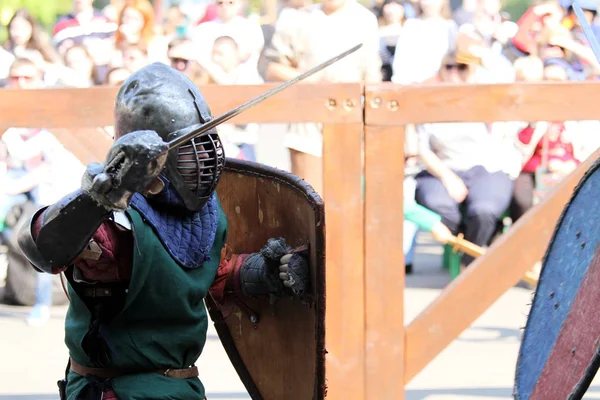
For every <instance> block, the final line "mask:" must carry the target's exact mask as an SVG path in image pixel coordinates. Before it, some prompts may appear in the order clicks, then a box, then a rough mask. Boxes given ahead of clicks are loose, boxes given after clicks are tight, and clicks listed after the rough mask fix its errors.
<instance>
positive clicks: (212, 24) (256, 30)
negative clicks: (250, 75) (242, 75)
mask: <svg viewBox="0 0 600 400" xmlns="http://www.w3.org/2000/svg"><path fill="white" fill-rule="evenodd" d="M216 6H217V16H218V18H216V19H214V20H212V21H208V22H204V23H202V24H200V25H198V26H197V27H196V28H195V29H194V30H193V31H192V40H193V41H194V43H195V44H196V46H197V52H198V55H197V59H198V61H199V62H200V64H201V65H203V63H204V62H205V61H208V60H210V58H211V52H212V48H213V45H214V43H215V40H216V39H217V38H218V37H221V36H229V37H232V38H233V39H234V40H235V42H236V43H237V44H238V46H239V47H240V54H241V59H242V62H243V63H244V64H245V67H247V68H249V69H252V70H255V69H256V68H257V65H258V57H259V55H260V52H261V50H262V48H263V46H264V38H263V34H262V30H261V29H260V26H259V25H258V24H256V23H254V22H252V21H250V20H248V19H247V18H245V17H243V16H241V15H240V14H241V10H242V6H243V3H242V1H241V0H216Z"/></svg>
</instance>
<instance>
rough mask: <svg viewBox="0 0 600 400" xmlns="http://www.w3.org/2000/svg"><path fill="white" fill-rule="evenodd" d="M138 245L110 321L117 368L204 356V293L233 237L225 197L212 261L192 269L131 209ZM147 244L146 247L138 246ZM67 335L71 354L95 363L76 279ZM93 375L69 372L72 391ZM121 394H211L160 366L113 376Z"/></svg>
mask: <svg viewBox="0 0 600 400" xmlns="http://www.w3.org/2000/svg"><path fill="white" fill-rule="evenodd" d="M127 214H128V216H129V218H130V220H131V222H132V225H133V229H134V232H135V239H136V241H137V245H134V250H133V270H132V276H131V283H130V285H129V291H128V294H127V299H126V302H125V307H124V309H123V310H122V312H121V313H120V314H119V315H117V316H116V317H115V319H114V320H113V321H112V322H111V323H110V324H109V325H108V328H109V333H110V338H111V343H112V344H113V345H114V348H115V353H116V355H117V357H118V358H117V359H115V360H114V362H113V365H111V367H113V368H135V369H138V370H139V369H167V368H172V369H178V368H184V367H187V366H190V365H192V364H194V363H195V362H196V360H197V359H198V357H199V356H200V354H201V353H202V349H203V347H204V344H205V342H206V331H207V329H208V316H207V312H206V308H205V306H204V302H203V300H204V297H205V296H206V294H207V293H208V289H209V288H210V286H211V285H212V283H213V280H214V278H215V275H216V272H217V269H218V266H219V260H220V256H221V249H222V247H223V246H224V244H225V240H226V237H227V216H226V215H225V213H224V212H223V210H222V208H221V204H220V203H219V221H218V228H217V234H216V236H215V242H214V244H213V247H212V249H211V251H210V261H207V262H205V263H204V264H203V265H202V266H201V267H200V268H196V269H184V268H182V267H181V266H179V265H178V264H177V263H176V262H175V260H173V259H172V258H171V256H170V255H169V254H168V253H167V250H166V249H165V248H164V247H163V245H162V244H161V242H160V240H159V238H158V237H157V235H156V234H155V233H154V231H153V228H152V227H151V226H150V225H148V224H146V223H144V221H143V220H142V217H141V216H140V214H139V213H138V212H137V211H135V210H133V209H131V208H129V209H128V210H127ZM138 249H139V252H138ZM69 295H70V297H71V303H70V307H69V310H68V313H67V317H66V323H65V328H66V337H65V342H66V345H67V347H68V348H69V352H70V355H71V358H72V359H73V360H75V361H76V362H77V363H79V364H82V365H86V366H90V367H93V365H92V364H91V362H90V360H89V359H88V357H87V356H86V355H85V353H84V352H83V350H82V349H81V341H82V339H83V337H84V336H85V334H86V332H87V330H88V326H89V322H90V318H91V315H90V312H89V311H88V309H87V307H86V306H85V304H84V303H83V302H82V301H81V299H80V298H79V297H78V296H77V294H76V293H75V291H74V290H73V288H72V287H70V286H69ZM86 384H87V380H86V379H85V378H84V377H82V376H80V375H77V374H75V373H74V372H69V375H68V386H67V397H68V399H69V400H74V399H75V398H76V396H77V394H78V393H79V392H80V391H81V390H82V389H83V388H84V387H85V386H86ZM112 385H113V390H114V391H115V393H116V394H117V396H118V397H119V398H120V399H128V400H137V399H145V400H153V399H157V400H158V399H171V400H178V399H181V400H184V399H185V400H192V399H202V398H203V397H204V386H203V385H202V383H201V382H200V380H199V379H198V378H189V379H174V378H168V377H165V376H162V375H159V374H156V373H149V374H136V375H127V376H123V377H119V378H115V379H113V380H112Z"/></svg>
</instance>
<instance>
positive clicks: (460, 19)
mask: <svg viewBox="0 0 600 400" xmlns="http://www.w3.org/2000/svg"><path fill="white" fill-rule="evenodd" d="M480 1H481V0H462V4H461V5H460V7H458V8H457V9H456V10H454V12H453V13H452V19H454V22H456V25H457V26H459V27H460V26H462V25H464V24H470V23H473V18H474V16H475V10H476V9H477V5H478V3H479V2H480Z"/></svg>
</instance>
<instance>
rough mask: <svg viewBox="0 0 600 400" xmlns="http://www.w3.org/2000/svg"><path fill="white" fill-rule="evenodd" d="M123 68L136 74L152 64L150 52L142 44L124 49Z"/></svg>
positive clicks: (131, 45)
mask: <svg viewBox="0 0 600 400" xmlns="http://www.w3.org/2000/svg"><path fill="white" fill-rule="evenodd" d="M122 54H123V60H122V61H123V63H122V65H123V67H124V68H126V69H128V70H129V71H130V72H132V73H133V72H136V71H138V70H140V69H142V68H144V67H145V66H146V65H148V64H149V63H150V61H149V60H148V52H147V51H146V49H145V48H144V46H143V45H142V44H130V45H127V46H125V47H124V48H123V52H122Z"/></svg>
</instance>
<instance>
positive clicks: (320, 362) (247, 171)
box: [206, 158, 327, 400]
mask: <svg viewBox="0 0 600 400" xmlns="http://www.w3.org/2000/svg"><path fill="white" fill-rule="evenodd" d="M225 170H226V171H232V172H237V173H240V174H243V175H250V176H256V177H263V178H266V179H270V180H277V181H279V182H280V183H281V184H284V185H287V186H288V187H291V188H292V189H294V190H296V191H298V192H301V193H302V194H303V195H304V197H306V199H307V200H308V202H309V203H311V204H312V205H313V208H314V210H315V217H316V218H315V222H316V224H317V225H318V226H321V227H322V228H321V229H319V230H318V231H317V235H316V243H315V246H316V248H317V249H318V252H319V253H318V259H319V261H320V262H319V264H320V267H321V268H318V269H317V288H316V292H317V299H315V304H316V310H317V326H316V331H317V337H316V339H317V348H316V354H315V360H316V366H315V393H314V394H313V400H323V399H324V398H325V394H326V392H327V385H326V382H325V355H326V354H327V351H326V350H325V287H326V285H325V204H324V202H323V199H322V198H321V196H319V194H318V193H317V192H315V190H314V189H313V188H312V186H310V185H309V184H308V183H307V182H306V181H304V180H303V179H301V178H299V177H297V176H296V175H293V174H291V173H289V172H286V171H283V170H280V169H277V168H273V167H270V166H268V165H264V164H259V163H255V162H252V161H245V160H238V159H233V158H227V159H226V162H225ZM206 303H207V306H208V307H207V308H208V311H209V314H210V316H211V319H212V320H213V322H214V323H215V329H216V331H217V333H218V335H219V338H220V339H221V343H222V344H223V347H224V348H225V351H226V352H227V355H228V356H229V358H230V360H231V363H232V364H233V366H234V368H235V370H236V372H237V373H238V375H239V377H240V380H241V381H242V383H243V384H244V386H245V387H246V390H248V394H249V395H250V396H251V397H252V399H253V400H263V397H262V395H261V394H260V391H259V390H258V388H257V387H256V384H255V383H254V381H253V380H252V377H251V376H250V373H249V372H248V369H247V368H246V366H245V365H244V363H243V362H242V358H241V357H240V354H239V352H238V351H237V349H236V347H235V345H234V342H233V338H232V337H231V334H230V333H229V330H228V329H227V325H226V324H225V322H224V319H223V314H222V313H221V311H220V310H219V307H217V306H216V304H215V303H214V302H213V300H212V299H211V297H210V296H207V297H206Z"/></svg>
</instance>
